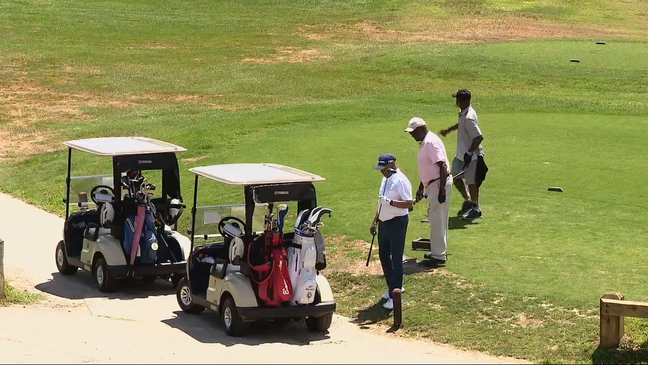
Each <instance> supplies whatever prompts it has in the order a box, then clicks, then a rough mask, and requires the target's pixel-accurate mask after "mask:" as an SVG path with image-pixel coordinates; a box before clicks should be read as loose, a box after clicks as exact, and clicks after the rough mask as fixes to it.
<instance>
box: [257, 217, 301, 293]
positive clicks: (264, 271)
mask: <svg viewBox="0 0 648 365" xmlns="http://www.w3.org/2000/svg"><path fill="white" fill-rule="evenodd" d="M264 241H265V242H264V243H265V244H264V247H262V248H261V250H259V249H258V248H255V247H253V246H254V242H253V243H251V244H250V247H249V249H248V264H249V265H250V268H251V269H252V275H251V276H252V280H253V281H254V282H255V283H256V284H257V285H258V295H259V299H260V300H261V301H262V302H263V303H264V304H265V305H266V306H279V305H281V304H283V303H285V302H288V301H289V300H290V299H291V298H292V291H293V287H292V285H291V283H290V276H289V274H288V261H287V254H286V250H285V249H284V247H283V239H282V238H281V234H280V233H279V232H274V231H273V229H272V221H271V220H266V230H265V240H264ZM259 259H261V260H262V261H263V262H262V263H260V264H255V263H256V262H258V261H260V260H259Z"/></svg>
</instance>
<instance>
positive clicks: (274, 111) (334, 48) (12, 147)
mask: <svg viewBox="0 0 648 365" xmlns="http://www.w3.org/2000/svg"><path fill="white" fill-rule="evenodd" d="M522 3H523V4H524V6H522V5H520V4H522ZM647 16H648V4H647V3H646V2H645V1H640V0H629V1H627V2H624V3H623V4H621V3H616V2H614V3H608V2H604V1H580V2H571V1H570V2H559V1H556V0H544V1H526V2H518V1H512V0H510V1H496V0H492V1H486V0H480V1H440V0H439V1H412V0H406V1H399V2H396V1H388V0H382V1H379V0H365V1H319V2H310V1H246V2H245V3H244V5H242V4H241V2H237V1H218V2H214V1H193V2H191V3H187V2H181V1H168V2H163V1H152V0H146V1H139V2H137V3H132V2H129V1H119V0H106V1H93V2H90V1H57V2H54V1H47V0H41V1H37V0H23V1H14V0H6V1H3V2H1V3H0V30H2V33H3V36H2V37H1V38H0V140H1V141H0V190H2V191H3V192H6V193H9V194H12V195H14V196H16V197H19V198H21V199H24V200H26V201H28V202H31V203H33V204H36V205H38V206H40V207H43V208H44V209H47V210H49V211H52V212H56V213H58V214H62V213H63V212H64V205H63V204H62V203H61V199H62V198H63V195H64V192H65V172H66V171H65V169H66V152H65V151H64V149H63V145H62V142H63V141H65V140H71V139H79V138H89V137H104V136H128V135H140V136H146V137H151V138H156V139H161V140H164V141H168V142H171V143H175V144H179V145H181V146H183V147H186V148H187V149H188V152H186V153H184V154H182V155H180V156H179V158H180V164H181V165H180V168H181V173H182V175H181V178H182V187H183V197H184V198H185V202H186V203H187V205H189V204H190V203H191V191H192V179H191V177H192V175H191V174H190V173H189V172H188V169H189V168H191V167H195V166H200V165H210V164H221V163H235V162H274V163H280V164H286V165H289V166H294V167H297V168H301V169H304V170H307V171H310V172H313V173H316V174H319V175H322V176H324V177H325V178H327V181H326V182H323V183H320V184H318V185H317V186H316V187H317V189H318V200H319V201H318V203H319V204H320V205H324V206H326V207H329V208H331V209H333V215H332V218H331V219H329V218H325V219H324V223H325V227H323V228H322V230H323V233H324V234H325V235H329V246H328V247H327V251H329V253H328V255H329V256H330V257H331V259H329V265H330V267H329V268H328V269H327V270H326V271H325V274H326V275H327V277H328V278H329V280H330V281H332V285H333V289H334V291H335V294H336V300H337V301H338V302H339V307H338V308H339V309H338V312H340V313H342V314H345V315H347V316H350V317H353V318H358V321H359V322H360V323H371V322H378V323H383V324H386V325H389V324H390V323H391V318H389V317H388V316H387V314H386V313H385V312H384V311H383V310H382V308H381V307H380V306H379V305H376V303H377V302H378V300H379V298H380V295H381V294H382V293H383V292H384V290H385V284H384V280H383V279H382V277H381V276H380V269H379V263H378V254H377V252H376V251H377V250H376V247H374V255H373V257H374V258H373V261H372V263H371V265H370V267H369V268H365V266H364V259H365V258H366V254H367V250H368V243H367V242H366V241H370V240H371V236H370V234H369V225H370V223H371V219H372V217H373V215H374V213H375V212H374V211H373V209H374V208H375V204H376V198H377V196H376V195H377V194H376V193H377V189H378V187H379V184H380V178H381V176H380V174H379V173H378V172H376V171H374V170H373V169H372V166H373V165H374V164H375V162H376V158H377V156H378V154H379V153H382V152H391V153H393V154H395V155H396V156H397V158H398V160H397V163H398V165H399V167H401V168H402V170H403V171H404V172H405V174H406V175H407V176H408V177H409V178H410V180H411V181H412V182H413V184H414V185H417V171H416V164H415V162H416V161H415V159H416V158H415V156H416V152H417V148H418V145H417V143H416V142H415V141H414V140H413V139H412V138H411V137H410V136H409V135H408V134H407V133H404V132H403V129H404V128H405V126H406V124H407V121H408V120H409V119H410V118H411V117H413V116H419V117H422V118H424V119H425V120H426V121H427V122H428V124H429V125H430V127H431V129H432V130H433V131H435V132H438V131H439V130H441V129H442V128H447V127H449V126H450V125H452V124H454V123H456V120H457V113H458V108H457V107H456V106H455V105H454V99H452V97H451V94H452V93H453V92H454V91H456V90H457V89H459V88H468V89H470V90H471V92H472V93H473V106H474V107H475V109H476V111H477V113H478V115H479V121H480V126H481V128H482V131H483V133H484V138H485V139H484V142H483V147H484V150H485V152H486V162H487V163H488V166H489V168H490V171H489V174H488V176H487V179H486V181H485V182H484V185H483V186H482V193H481V197H480V198H481V206H482V211H483V213H484V217H483V219H481V220H478V221H476V222H474V223H473V224H463V223H461V222H459V221H458V220H456V219H454V218H452V217H451V223H450V225H451V230H450V233H449V243H448V254H449V256H448V263H447V266H446V267H444V268H442V269H440V270H433V271H429V270H427V271H421V270H418V269H415V270H413V271H419V272H413V273H408V275H406V278H405V284H404V285H405V288H406V292H405V293H404V295H403V298H404V301H405V302H404V304H403V309H404V313H403V317H404V326H405V328H404V330H403V331H402V332H400V333H403V334H405V335H411V336H421V337H427V338H430V339H432V340H434V341H440V342H448V343H451V344H454V345H457V346H460V347H463V348H469V349H477V350H482V351H488V352H490V353H493V354H499V355H510V356H517V357H520V358H525V359H530V360H533V361H547V362H554V363H555V362H579V363H581V362H593V363H599V362H644V363H645V362H648V353H647V352H646V350H645V349H646V346H648V342H647V341H648V325H647V324H646V323H645V321H643V320H633V319H628V320H626V336H625V337H624V342H623V343H622V346H621V348H620V349H619V350H615V351H599V350H597V349H596V347H597V344H598V299H599V298H600V296H601V295H602V294H604V293H605V292H607V291H619V292H622V293H624V294H625V296H626V298H627V299H630V300H648V286H646V285H645V278H646V277H648V267H647V266H646V265H645V263H644V262H645V257H648V246H647V245H646V240H645V237H646V234H647V233H648V228H647V226H646V225H645V219H646V218H647V217H648V210H647V208H646V205H645V203H644V202H645V199H646V193H645V191H644V188H643V186H644V182H645V181H646V179H647V178H648V172H646V169H644V168H643V166H645V156H646V152H645V150H646V147H645V142H644V139H645V136H646V132H648V118H647V117H648V103H647V102H646V96H647V93H648V39H647V38H646V36H645V34H647V33H646V30H648V18H647ZM600 41H605V44H597V42H600ZM571 59H579V60H580V62H578V63H574V62H570V60H571ZM443 140H444V142H445V144H446V149H447V151H448V155H449V156H452V155H453V154H454V151H455V148H456V146H455V145H456V134H455V133H453V134H450V135H449V136H448V137H445V138H444V139H443ZM73 164H74V165H73V168H74V170H73V174H74V175H84V174H96V173H105V172H108V171H109V169H110V165H109V160H108V159H100V158H96V157H92V156H84V155H82V154H76V155H75V159H74V161H73ZM552 186H557V187H562V188H563V189H564V192H562V193H560V192H550V191H547V189H548V188H549V187H552ZM199 199H200V204H201V205H206V204H228V203H241V202H242V199H243V195H242V191H241V190H240V189H231V188H223V186H222V185H219V184H205V185H204V186H202V187H201V197H200V198H199ZM450 201H451V209H450V212H451V215H453V214H454V213H456V212H457V211H458V210H459V208H460V206H461V196H460V194H459V193H458V192H457V191H456V190H454V189H453V191H452V192H451V197H450ZM426 208H427V207H426V204H425V203H423V204H421V205H420V206H417V207H416V209H415V210H414V212H412V219H411V220H410V226H409V230H408V240H407V247H406V248H407V250H406V253H405V254H406V255H407V256H408V257H415V258H418V259H421V258H422V256H423V253H422V252H412V251H411V250H410V249H409V246H410V242H411V240H412V239H415V238H418V237H427V236H428V234H429V232H428V225H426V224H423V223H420V219H421V218H423V217H424V216H425V209H426ZM293 210H294V209H293ZM293 213H294V212H293ZM188 221H189V214H188V212H185V215H184V216H183V219H182V224H184V225H185V227H181V228H182V230H181V231H183V232H184V230H185V228H186V225H187V223H188ZM0 234H1V233H0ZM55 244H56V242H52V252H54V247H55Z"/></svg>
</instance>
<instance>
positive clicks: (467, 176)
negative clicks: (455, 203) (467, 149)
mask: <svg viewBox="0 0 648 365" xmlns="http://www.w3.org/2000/svg"><path fill="white" fill-rule="evenodd" d="M463 167H464V162H463V161H462V160H460V159H458V158H457V157H455V158H454V160H452V176H457V174H458V173H460V172H461V170H463ZM476 172H477V156H473V159H472V160H470V164H469V165H468V167H467V168H466V172H465V173H464V174H463V175H461V178H462V179H464V180H466V183H467V184H468V185H475V175H476Z"/></svg>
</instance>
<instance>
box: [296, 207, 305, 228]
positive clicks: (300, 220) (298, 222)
mask: <svg viewBox="0 0 648 365" xmlns="http://www.w3.org/2000/svg"><path fill="white" fill-rule="evenodd" d="M306 214H308V209H304V210H302V211H301V212H299V214H297V219H295V229H300V228H299V227H301V225H302V224H304V221H306V218H305V216H306Z"/></svg>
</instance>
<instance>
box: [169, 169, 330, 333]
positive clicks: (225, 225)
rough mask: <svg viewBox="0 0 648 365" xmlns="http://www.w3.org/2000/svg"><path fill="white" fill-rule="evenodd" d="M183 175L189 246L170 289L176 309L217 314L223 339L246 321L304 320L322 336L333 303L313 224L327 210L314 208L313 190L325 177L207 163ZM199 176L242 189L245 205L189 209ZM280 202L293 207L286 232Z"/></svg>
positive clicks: (242, 328)
mask: <svg viewBox="0 0 648 365" xmlns="http://www.w3.org/2000/svg"><path fill="white" fill-rule="evenodd" d="M190 171H191V172H193V173H194V174H195V175H196V176H195V183H194V207H193V209H192V223H191V227H192V228H191V229H190V233H191V245H192V246H191V247H192V249H191V254H190V256H189V258H188V259H187V275H186V277H185V278H183V279H182V280H181V281H180V283H179V284H178V286H177V288H176V294H177V300H178V304H179V306H180V308H182V310H183V311H184V312H186V313H192V314H198V313H200V312H202V311H203V310H204V309H205V308H208V309H210V310H212V311H214V312H216V313H218V314H219V315H220V317H221V319H222V321H223V324H224V326H225V332H226V333H227V334H228V335H230V336H242V335H244V334H246V333H247V331H248V329H249V327H250V323H251V322H255V321H270V320H272V321H276V322H281V323H287V322H289V321H290V320H291V319H294V320H295V321H301V320H302V319H304V321H305V323H306V326H307V327H308V329H309V330H310V331H326V330H327V329H328V328H329V326H330V325H331V321H332V318H333V313H334V312H335V309H336V303H335V300H334V299H333V292H332V291H331V287H330V286H329V283H328V281H327V280H326V278H325V277H324V276H323V275H322V274H321V270H323V269H324V268H325V267H326V257H325V249H324V241H323V238H322V235H321V233H320V231H319V227H321V225H322V224H321V223H320V219H321V217H322V215H323V214H329V215H330V213H331V210H330V209H326V208H322V207H318V206H317V197H316V192H315V187H314V186H313V183H314V182H319V181H324V180H325V179H324V178H322V177H320V176H317V175H314V174H311V173H308V172H305V171H301V170H298V169H294V168H290V167H286V166H281V165H276V164H229V165H213V166H204V167H196V168H193V169H191V170H190ZM201 176H202V177H205V178H207V179H210V180H214V181H218V182H221V183H224V184H226V185H229V186H243V188H244V189H243V190H244V194H245V203H244V204H235V205H212V206H197V200H198V199H197V198H198V178H199V177H201ZM287 202H297V210H296V211H295V213H298V214H296V217H295V220H294V222H295V223H294V231H290V232H288V230H289V229H286V231H287V232H284V229H283V227H284V221H286V222H287V220H286V215H287V213H288V210H289V207H290V206H289V205H288V204H285V203H287ZM276 203H284V204H279V205H278V206H277V210H278V213H277V217H276V218H275V215H274V206H275V204H276ZM197 216H198V217H197ZM199 218H201V219H199ZM290 219H291V220H292V218H290ZM197 225H198V226H199V227H197ZM291 225H292V224H286V225H285V226H286V227H288V226H291ZM215 230H217V231H218V233H215V232H214V231H215ZM290 230H292V228H291V229H290ZM198 231H202V232H198ZM210 231H211V232H210ZM198 240H200V241H202V242H200V243H202V245H201V246H198V243H199V242H196V241H198Z"/></svg>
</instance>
